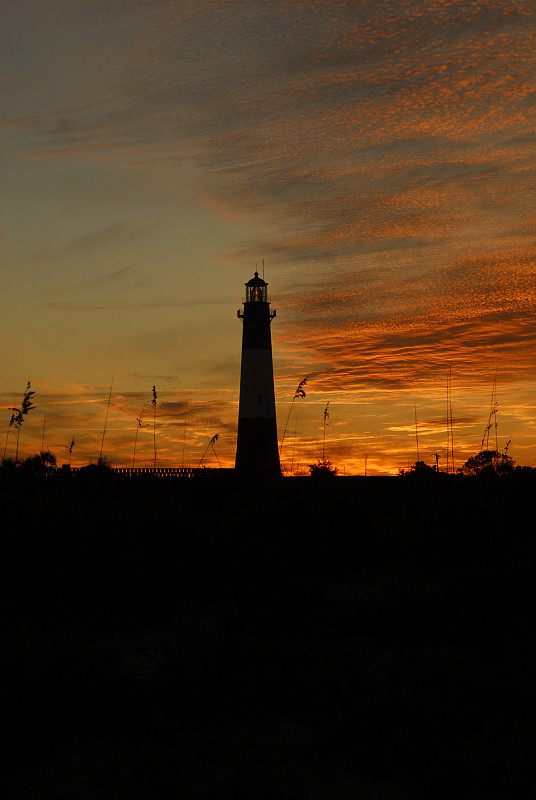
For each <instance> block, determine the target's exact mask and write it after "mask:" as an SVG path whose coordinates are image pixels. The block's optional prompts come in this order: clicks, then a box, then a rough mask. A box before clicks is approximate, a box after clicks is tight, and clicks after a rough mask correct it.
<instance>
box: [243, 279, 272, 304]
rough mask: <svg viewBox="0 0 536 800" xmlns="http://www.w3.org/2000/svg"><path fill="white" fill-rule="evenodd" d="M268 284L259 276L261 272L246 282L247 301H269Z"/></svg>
mask: <svg viewBox="0 0 536 800" xmlns="http://www.w3.org/2000/svg"><path fill="white" fill-rule="evenodd" d="M267 287H268V284H267V283H266V282H265V281H263V279H262V278H259V273H258V272H256V273H255V276H254V277H253V278H252V279H251V280H250V281H248V282H247V283H246V303H267V302H268V288H267Z"/></svg>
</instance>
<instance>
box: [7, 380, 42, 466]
mask: <svg viewBox="0 0 536 800" xmlns="http://www.w3.org/2000/svg"><path fill="white" fill-rule="evenodd" d="M34 394H35V392H32V391H31V385H30V380H29V379H28V383H27V385H26V391H25V392H24V395H23V398H22V403H21V406H20V408H14V407H10V408H9V411H12V412H13V413H12V415H11V419H10V421H9V427H10V428H11V427H14V428H16V429H17V448H16V452H15V461H18V460H19V437H20V429H21V427H22V423H23V422H24V417H25V416H26V414H28V412H29V411H31V410H32V408H35V406H34V404H33V403H32V397H33V396H34ZM8 435H9V433H8ZM6 447H7V437H6ZM4 457H5V450H4Z"/></svg>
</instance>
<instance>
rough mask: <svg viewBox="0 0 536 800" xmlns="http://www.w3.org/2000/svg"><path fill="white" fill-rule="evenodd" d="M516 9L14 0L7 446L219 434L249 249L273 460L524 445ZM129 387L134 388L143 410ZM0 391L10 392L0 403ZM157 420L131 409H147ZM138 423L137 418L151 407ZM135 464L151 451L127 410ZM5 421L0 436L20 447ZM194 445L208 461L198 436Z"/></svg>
mask: <svg viewBox="0 0 536 800" xmlns="http://www.w3.org/2000/svg"><path fill="white" fill-rule="evenodd" d="M535 32H536V17H535V14H534V9H533V7H532V4H531V3H529V2H528V0H510V2H508V0H507V2H494V0H491V1H490V2H486V3H482V2H476V1H475V2H472V0H463V2H461V1H460V0H434V1H433V2H431V1H430V0H426V2H425V0H416V1H415V0H411V2H410V0H398V1H396V0H393V1H391V0H389V2H388V1H387V0H375V2H361V3H346V2H342V0H341V2H338V1H337V2H332V0H310V2H299V3H291V2H278V0H274V2H272V3H269V4H268V3H265V2H261V0H258V2H252V3H248V4H247V9H246V5H245V4H244V3H243V2H241V1H240V2H239V0H234V1H233V0H230V1H229V0H226V2H223V0H214V1H213V2H210V3H209V2H199V1H198V0H197V1H196V2H195V3H194V2H193V0H192V2H190V0H181V2H180V3H172V4H170V3H168V2H164V1H163V0H162V2H160V1H159V0H155V2H153V3H151V4H150V5H147V4H145V5H140V3H138V2H136V0H121V2H119V0H110V1H109V2H106V3H87V2H85V0H69V2H67V0H39V2H38V0H28V2H26V3H24V4H11V5H10V6H9V7H7V8H6V9H5V14H4V25H3V31H2V34H1V35H2V41H1V42H0V53H1V56H0V57H1V58H2V67H3V68H2V76H3V77H2V95H3V97H4V108H5V109H6V111H5V113H4V116H3V122H2V123H1V126H0V136H1V149H0V159H1V168H2V175H3V181H2V187H1V192H2V220H3V231H2V238H3V244H4V247H3V265H4V266H3V276H2V277H3V281H2V293H1V299H0V303H1V320H2V340H3V342H4V348H3V354H2V360H1V362H0V414H1V415H3V420H4V421H3V422H2V421H1V419H0V433H1V435H2V438H1V439H0V444H1V446H2V451H3V447H4V443H5V435H6V433H7V427H8V423H9V418H10V412H9V411H8V410H7V409H8V407H9V406H14V405H17V404H18V403H19V402H20V399H21V397H22V394H23V391H24V388H25V386H26V381H27V379H28V377H29V378H30V379H31V381H32V388H33V389H34V390H35V391H36V395H35V398H34V400H35V406H36V408H35V409H34V410H32V411H31V412H30V414H29V415H28V417H27V418H26V419H25V422H24V425H23V429H22V431H21V436H20V453H21V455H23V456H25V455H30V454H31V453H33V452H35V451H36V450H39V449H40V447H41V444H42V441H43V422H44V415H45V413H46V424H45V431H44V434H45V435H44V441H45V445H46V446H47V447H50V449H52V450H53V451H54V452H55V453H56V455H57V456H58V458H59V461H60V462H61V461H62V460H65V461H67V460H68V454H67V451H66V449H65V448H66V447H67V446H68V445H69V443H70V441H71V437H72V435H73V434H74V435H75V440H76V445H75V448H74V450H73V453H72V459H71V460H72V463H73V464H76V465H80V464H83V463H88V461H89V460H91V459H92V460H96V459H97V458H98V455H99V451H100V444H101V439H102V430H103V424H104V418H105V413H106V403H107V398H108V391H109V386H110V381H111V376H112V374H114V375H115V378H114V391H113V395H112V402H111V407H110V414H109V419H108V425H107V432H106V438H105V446H104V453H105V454H106V455H107V456H108V457H109V458H110V459H111V461H112V463H114V464H116V465H117V466H129V465H130V464H131V463H132V453H133V446H134V438H135V435H136V428H137V425H138V423H137V418H138V417H139V415H140V413H141V411H142V409H143V408H145V406H146V404H147V403H148V402H149V403H150V399H151V389H152V386H153V384H154V385H155V386H156V388H157V392H158V406H157V417H156V440H157V462H158V464H159V465H161V466H180V465H181V464H182V463H183V462H184V463H185V464H187V465H188V466H197V465H198V463H199V461H200V459H201V456H202V455H203V452H204V451H205V449H206V445H207V444H208V442H209V441H210V438H211V437H212V436H213V435H215V434H216V433H217V434H219V438H218V441H217V444H216V452H217V454H218V457H219V459H220V462H221V464H222V466H231V465H232V464H233V461H234V450H235V445H236V424H237V413H238V384H239V372H240V364H239V359H240V337H241V328H240V325H239V324H238V323H237V321H236V316H235V315H236V309H237V308H238V307H239V306H240V304H241V300H242V294H243V284H244V283H245V282H246V281H247V280H248V279H249V278H250V277H251V276H252V275H253V272H254V270H255V267H256V265H257V266H258V265H260V263H261V260H262V259H263V258H264V259H265V262H266V275H265V277H266V280H267V281H268V283H269V294H270V296H271V298H272V303H273V307H274V308H276V309H277V312H278V315H277V318H276V320H275V321H274V323H273V326H272V335H273V350H274V368H275V380H276V400H277V404H278V407H277V410H278V429H279V436H280V438H281V435H282V432H283V427H284V425H285V420H286V417H287V414H288V409H289V407H290V403H291V401H292V397H293V394H294V390H295V388H296V386H297V385H298V383H299V381H300V380H301V379H302V378H303V377H304V376H305V375H308V376H309V379H308V391H307V396H306V398H303V399H300V400H298V401H296V403H295V404H294V408H293V411H292V415H291V417H290V421H289V425H288V430H287V433H286V436H285V443H284V449H283V453H282V462H283V466H284V468H286V469H287V470H289V469H290V468H291V467H292V470H294V471H296V470H298V471H301V470H304V469H306V465H307V464H308V463H312V462H313V461H315V460H316V459H317V458H318V457H320V455H321V449H322V438H323V409H324V407H325V404H326V402H327V401H328V400H329V401H330V418H329V425H328V427H327V429H326V454H327V456H328V457H329V458H330V459H331V460H332V461H334V463H335V464H336V465H337V466H338V467H339V469H340V471H341V472H346V474H354V473H360V474H362V473H363V472H364V464H365V458H366V460H367V472H368V473H369V474H375V473H384V474H386V473H396V471H397V470H398V469H399V468H400V467H405V466H407V465H408V463H411V462H414V461H415V459H416V443H415V429H414V407H415V406H416V407H417V417H418V425H419V443H420V455H421V457H422V458H424V459H425V460H426V461H428V463H434V461H435V456H434V455H433V454H435V453H436V452H437V453H438V454H439V455H440V456H441V460H440V466H441V465H443V464H444V458H443V457H444V455H445V454H446V444H447V434H446V426H445V424H444V419H445V414H446V382H447V378H448V375H449V370H450V368H451V364H452V406H453V416H454V448H455V458H456V462H457V463H458V464H460V463H461V462H462V461H463V460H464V459H465V458H467V457H468V456H469V455H471V454H474V453H475V452H476V451H477V450H478V449H479V447H480V442H481V438H482V433H483V431H484V428H485V426H486V422H487V419H488V413H489V405H490V398H491V391H492V383H493V378H494V375H495V370H496V369H497V375H498V379H497V399H498V402H499V414H498V417H497V421H498V423H499V428H498V444H499V447H500V449H503V448H504V446H505V444H506V442H507V441H508V440H509V439H511V440H512V443H511V445H510V449H509V454H510V455H512V456H513V457H514V458H515V459H516V461H517V462H518V463H521V464H533V465H534V464H536V430H535V423H534V407H535V398H536V383H535V378H536V374H535V372H536V370H535V363H534V352H535V332H534V311H535V305H536V289H535V276H536V247H535V244H534V237H535V234H536V225H535V222H534V219H535V213H534V212H535V197H534V186H535V172H536V166H535V164H536V158H535V156H536V138H535V134H534V130H535V129H536V125H535V122H536V119H535V117H536V114H535V105H534V97H536V63H535V62H536V51H535V48H534V46H533V44H534V38H535ZM147 407H148V406H147ZM1 409H3V411H1ZM146 416H150V415H146ZM148 421H149V422H151V420H148ZM138 433H139V438H138V443H137V450H136V464H137V465H138V466H150V465H152V463H153V458H154V454H153V431H152V429H151V428H150V427H149V428H142V429H140V430H139V432H138ZM12 443H13V439H12V438H10V440H9V442H8V448H7V455H13V452H12V450H13V448H12ZM204 463H205V464H207V465H210V466H217V461H216V459H215V457H214V453H213V452H212V450H211V449H210V450H209V452H208V453H207V456H206V459H205V461H204Z"/></svg>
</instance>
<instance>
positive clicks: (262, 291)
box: [235, 272, 281, 475]
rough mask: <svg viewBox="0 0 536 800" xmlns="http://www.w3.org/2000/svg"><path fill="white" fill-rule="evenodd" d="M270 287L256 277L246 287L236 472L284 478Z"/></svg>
mask: <svg viewBox="0 0 536 800" xmlns="http://www.w3.org/2000/svg"><path fill="white" fill-rule="evenodd" d="M267 287H268V284H267V283H266V282H265V281H263V280H262V278H259V274H258V273H257V272H256V273H255V276H254V277H253V278H251V280H249V281H248V282H247V283H246V297H245V299H244V309H243V311H241V310H240V309H239V310H238V311H237V316H238V319H241V320H242V323H243V328H242V367H241V371H240V404H239V409H238V441H237V447H236V462H235V469H236V470H237V471H240V472H241V473H243V474H250V475H251V474H263V475H281V467H280V465H279V451H278V448H277V422H276V417H275V392H274V369H273V365H272V337H271V333H270V323H271V321H272V320H273V318H274V317H275V313H276V312H275V311H270V300H269V299H268V289H267Z"/></svg>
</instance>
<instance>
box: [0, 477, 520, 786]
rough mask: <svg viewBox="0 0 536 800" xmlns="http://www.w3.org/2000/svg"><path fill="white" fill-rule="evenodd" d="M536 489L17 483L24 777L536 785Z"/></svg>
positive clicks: (8, 595) (12, 597) (11, 585)
mask: <svg viewBox="0 0 536 800" xmlns="http://www.w3.org/2000/svg"><path fill="white" fill-rule="evenodd" d="M535 488H536V487H535V484H534V483H533V481H531V480H529V478H525V477H523V476H520V477H516V478H515V479H512V480H510V479H509V478H504V479H499V480H495V481H482V480H478V479H475V480H457V479H454V480H448V479H447V480H437V481H434V480H432V481H430V482H429V481H424V482H423V481H420V480H418V479H411V478H397V479H392V480H391V479H384V480H382V479H350V478H335V479H333V480H331V481H328V482H327V483H325V484H322V483H320V484H315V482H314V481H313V480H312V479H302V480H299V479H285V480H283V481H281V482H279V483H277V484H274V485H271V486H266V487H260V486H254V485H249V486H248V485H242V484H239V483H235V482H233V481H232V480H230V479H229V478H228V479H221V480H218V479H217V478H213V479H205V480H203V479H195V480H189V481H184V482H167V481H160V482H159V481H154V480H150V481H137V480H126V481H122V480H121V479H118V478H117V477H116V478H115V479H114V478H110V477H107V476H105V475H104V476H102V477H99V476H96V477H95V476H93V477H86V478H82V477H78V478H73V479H71V480H69V479H67V478H61V479H60V478H49V479H44V480H43V479H42V480H34V481H28V482H23V481H20V480H19V481H15V480H11V481H8V480H7V479H4V481H3V482H2V483H1V485H0V501H1V504H2V519H3V526H2V533H1V553H0V555H1V569H2V580H1V587H2V592H3V597H2V617H1V626H2V639H3V646H2V661H3V664H2V668H3V672H4V674H3V678H2V682H1V690H2V693H3V695H4V697H3V698H2V714H1V720H2V722H1V724H2V728H3V733H4V736H5V744H4V746H3V756H4V759H3V760H4V761H5V762H6V764H7V765H8V767H7V769H6V770H5V771H4V773H3V781H4V782H5V783H6V786H7V790H4V792H3V793H2V796H3V797H6V798H13V799H14V800H15V799H16V800H23V799H24V800H34V798H35V800H48V799H49V798H57V799H58V800H60V799H61V800H63V799H64V798H65V799H68V798H72V799H73V800H82V799H83V800H86V799H87V800H98V799H99V798H102V800H108V798H110V800H112V799H113V800H138V798H155V799H156V800H160V799H162V800H164V799H165V800H168V799H169V800H173V799H174V798H185V800H189V799H190V798H192V800H193V799H194V798H195V800H220V799H221V800H227V798H229V800H230V799H231V798H233V799H234V798H238V797H247V798H255V799H256V798H258V799H259V800H264V799H265V798H296V800H300V798H302V799H303V800H305V799H306V798H307V799H310V800H313V799H315V798H318V799H320V798H325V799H326V800H339V798H341V800H342V798H352V800H353V799H356V800H360V798H369V799H370V800H376V799H379V798H385V800H391V799H392V800H405V798H427V800H436V799H439V798H448V799H449V800H451V799H452V798H456V800H459V799H460V798H472V799H474V798H486V800H489V799H490V798H508V799H509V800H510V799H511V798H516V800H519V798H532V797H533V796H534V787H535V785H536V731H535V719H536V670H535V664H536V639H535V627H536V583H535V562H536V531H535V524H534V495H535Z"/></svg>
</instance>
